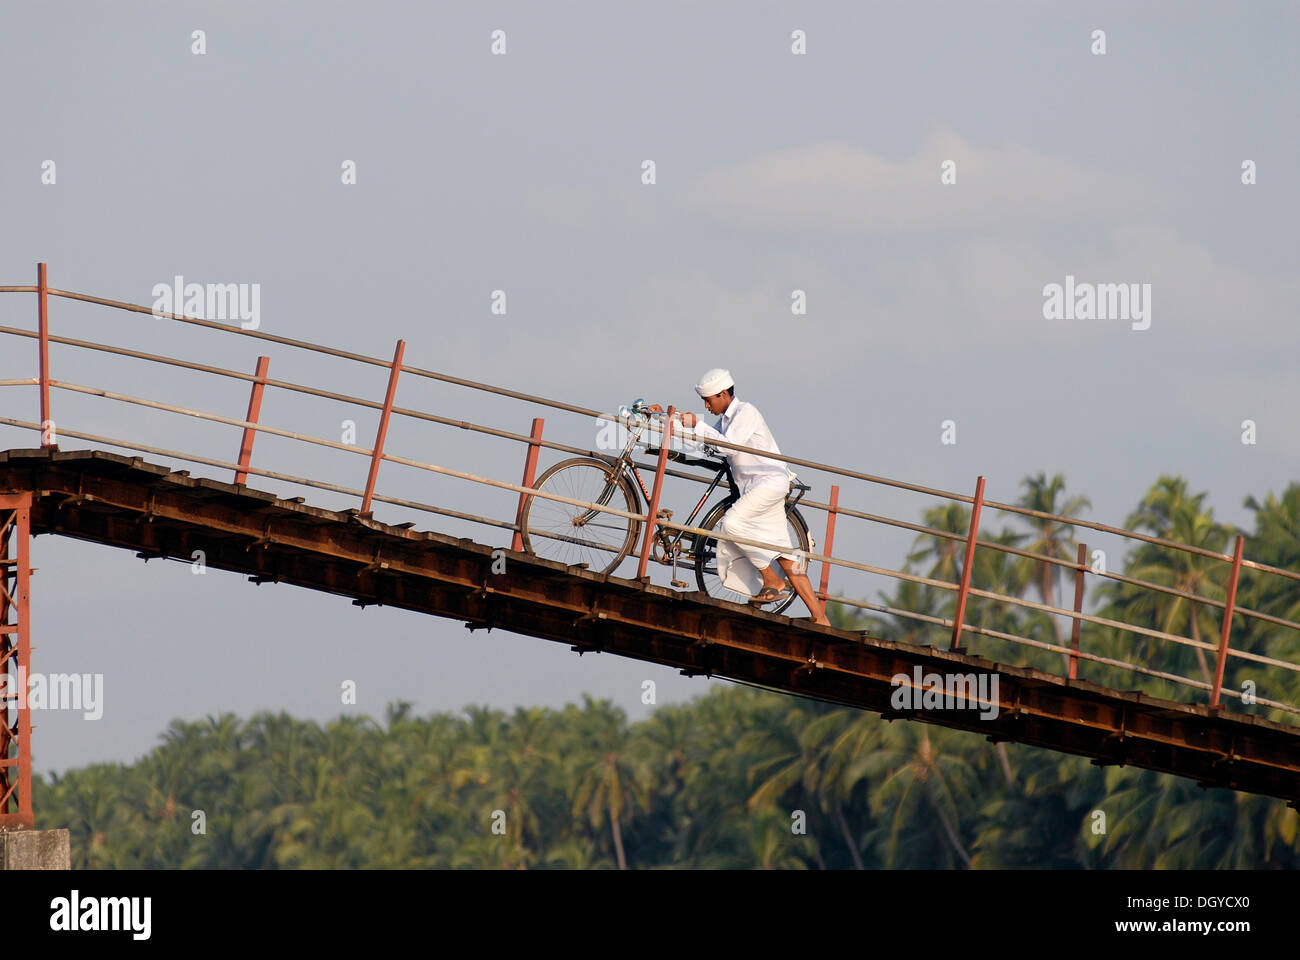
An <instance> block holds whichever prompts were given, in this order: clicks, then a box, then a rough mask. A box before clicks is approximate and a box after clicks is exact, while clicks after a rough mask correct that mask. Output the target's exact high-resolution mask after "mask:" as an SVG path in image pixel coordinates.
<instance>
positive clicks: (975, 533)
mask: <svg viewBox="0 0 1300 960" xmlns="http://www.w3.org/2000/svg"><path fill="white" fill-rule="evenodd" d="M983 506H984V478H983V477H980V478H979V479H978V480H976V481H975V502H974V503H973V504H971V511H970V532H969V533H968V534H967V535H966V559H965V560H964V561H963V562H962V565H961V584H960V585H959V586H958V587H957V611H956V614H955V616H954V617H953V620H952V646H951V647H950V648H949V649H952V650H960V649H961V621H962V618H963V617H964V616H966V593H967V591H968V590H970V569H971V566H972V565H973V561H974V559H975V541H976V540H977V539H978V538H979V530H980V508H981V507H983Z"/></svg>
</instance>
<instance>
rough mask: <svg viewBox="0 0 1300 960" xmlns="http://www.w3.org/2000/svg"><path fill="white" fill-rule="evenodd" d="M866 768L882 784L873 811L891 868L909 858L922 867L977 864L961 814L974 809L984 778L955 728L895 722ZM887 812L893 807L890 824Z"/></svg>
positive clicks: (877, 840) (874, 797) (878, 838)
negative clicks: (963, 831) (967, 843)
mask: <svg viewBox="0 0 1300 960" xmlns="http://www.w3.org/2000/svg"><path fill="white" fill-rule="evenodd" d="M864 767H865V770H864V773H865V775H866V776H868V777H870V778H871V779H872V780H877V779H878V780H879V783H880V785H879V787H877V788H876V790H875V792H874V794H873V795H872V798H871V810H872V813H873V814H874V815H875V816H877V817H880V818H881V824H880V826H879V827H877V828H875V829H873V830H872V831H870V837H871V838H872V840H873V841H874V842H875V843H876V844H877V845H879V846H880V847H882V848H883V850H884V854H885V856H884V860H885V866H886V867H887V868H891V869H892V868H893V867H895V866H902V865H909V864H905V863H902V862H900V861H902V860H903V859H904V858H907V859H908V860H911V861H912V863H914V864H915V865H917V866H931V865H932V864H933V862H934V861H942V862H946V863H947V865H948V866H955V865H956V860H960V861H961V863H963V864H964V865H965V866H967V867H969V866H971V857H970V854H969V853H968V852H967V851H966V848H965V844H964V843H963V842H962V838H961V816H960V812H961V811H962V810H969V809H970V808H971V806H972V798H973V796H974V792H975V788H976V786H977V784H978V777H977V775H976V772H975V770H974V768H973V767H972V766H971V764H970V762H969V761H968V760H967V759H966V758H965V757H964V756H963V755H962V753H961V751H960V747H959V741H958V740H957V739H955V737H954V732H953V731H948V730H944V729H942V728H934V729H933V730H932V728H931V725H930V724H925V723H919V722H917V721H895V722H893V723H890V724H889V725H888V726H887V727H886V728H885V730H884V731H883V733H882V736H881V745H880V747H879V749H877V750H876V751H875V752H873V753H872V755H870V756H869V757H867V758H866V760H865V762H864ZM886 811H892V816H890V817H889V818H888V821H887V822H888V826H886V825H885V823H886V821H885V814H886ZM936 823H937V824H938V826H939V830H938V831H936V830H935V829H934V827H935V824H936Z"/></svg>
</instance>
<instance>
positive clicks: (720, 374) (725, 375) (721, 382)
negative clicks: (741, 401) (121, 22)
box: [695, 367, 736, 397]
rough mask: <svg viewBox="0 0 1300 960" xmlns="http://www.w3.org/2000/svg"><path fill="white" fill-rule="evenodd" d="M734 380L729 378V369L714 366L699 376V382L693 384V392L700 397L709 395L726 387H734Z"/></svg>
mask: <svg viewBox="0 0 1300 960" xmlns="http://www.w3.org/2000/svg"><path fill="white" fill-rule="evenodd" d="M735 385H736V382H735V381H734V380H732V379H731V371H730V370H723V369H722V368H720V367H715V368H714V369H712V370H710V371H709V372H708V373H706V374H705V375H704V376H702V377H700V382H699V383H698V384H696V385H695V392H696V393H698V394H699V395H700V396H701V397H711V396H713V395H714V394H715V393H721V392H722V391H723V390H726V389H727V388H728V387H734V386H735Z"/></svg>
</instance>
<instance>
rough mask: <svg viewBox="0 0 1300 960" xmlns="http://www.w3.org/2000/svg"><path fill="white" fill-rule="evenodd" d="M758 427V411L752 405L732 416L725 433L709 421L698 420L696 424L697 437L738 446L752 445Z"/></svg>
mask: <svg viewBox="0 0 1300 960" xmlns="http://www.w3.org/2000/svg"><path fill="white" fill-rule="evenodd" d="M757 427H758V411H757V410H756V409H755V408H754V407H752V406H746V407H742V408H741V410H740V411H739V412H738V413H737V414H736V415H735V417H733V418H732V420H731V423H729V424H727V430H726V432H725V433H719V432H718V431H717V430H715V429H714V428H713V427H711V426H709V425H708V424H707V423H704V422H703V421H699V420H697V422H696V424H695V437H696V439H703V440H725V441H726V442H727V443H734V444H736V445H737V446H741V447H748V446H749V445H750V443H749V441H750V440H751V439H752V438H753V436H754V432H755V430H756V429H757ZM726 452H729V451H726Z"/></svg>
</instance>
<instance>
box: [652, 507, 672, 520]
mask: <svg viewBox="0 0 1300 960" xmlns="http://www.w3.org/2000/svg"><path fill="white" fill-rule="evenodd" d="M655 516H656V517H658V518H659V519H660V520H671V519H672V518H673V512H672V511H671V510H669V509H668V508H667V507H661V508H660V510H659V512H658V513H657V514H655Z"/></svg>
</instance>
